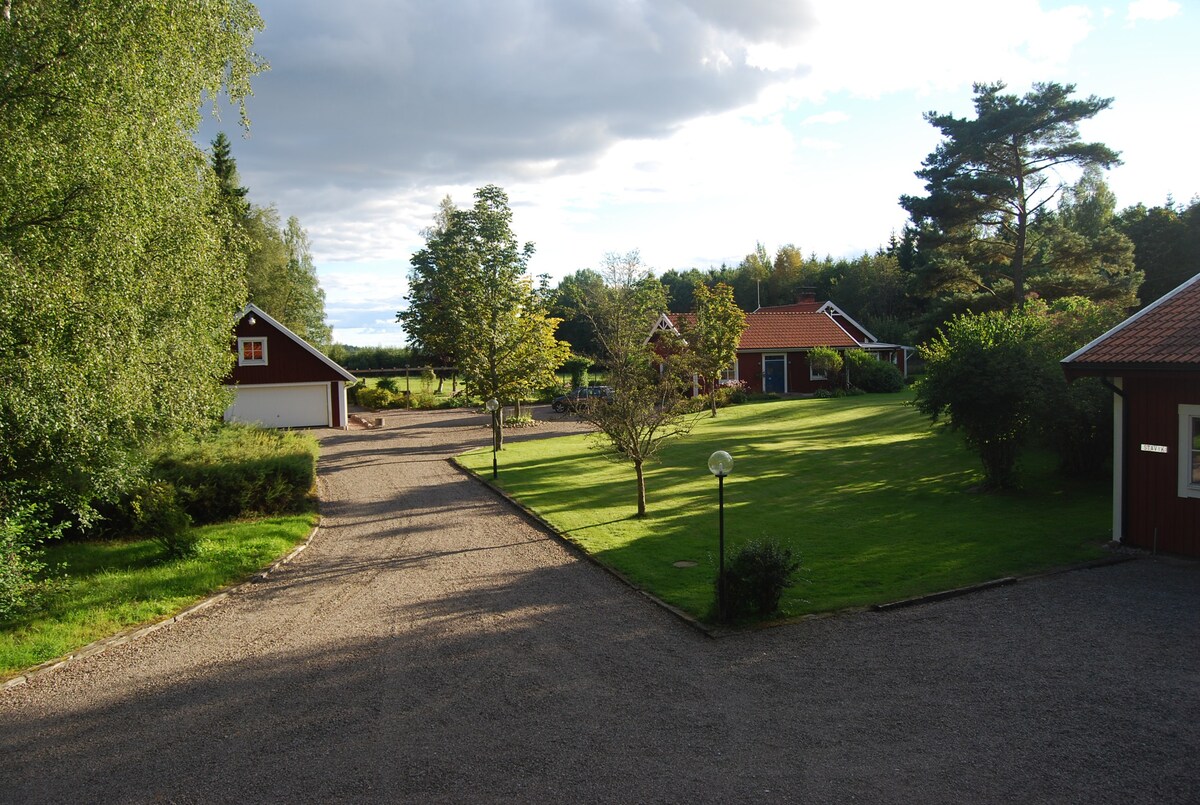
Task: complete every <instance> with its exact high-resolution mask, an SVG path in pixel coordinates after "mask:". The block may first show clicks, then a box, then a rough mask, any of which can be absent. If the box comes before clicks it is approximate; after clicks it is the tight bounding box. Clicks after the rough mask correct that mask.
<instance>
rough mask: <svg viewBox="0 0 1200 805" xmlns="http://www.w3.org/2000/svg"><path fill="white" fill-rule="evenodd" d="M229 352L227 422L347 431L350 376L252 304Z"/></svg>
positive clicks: (244, 315)
mask: <svg viewBox="0 0 1200 805" xmlns="http://www.w3.org/2000/svg"><path fill="white" fill-rule="evenodd" d="M233 350H234V354H235V355H237V362H236V363H235V365H234V367H233V370H232V371H231V372H230V374H229V377H228V378H227V379H226V381H225V383H226V386H227V387H228V388H231V389H232V390H233V392H234V395H235V396H234V401H233V404H232V405H230V406H229V408H228V409H227V410H226V411H225V420H226V421H227V422H258V423H260V424H262V425H265V426H266V427H269V428H312V427H318V428H345V427H346V383H353V382H354V380H355V378H354V375H352V374H350V373H349V372H347V371H346V370H345V369H343V368H342V367H340V366H338V365H337V364H336V363H334V362H333V361H331V360H330V359H329V358H327V357H325V355H323V354H321V352H320V351H318V350H317V349H316V348H315V347H313V346H312V345H311V344H309V343H308V342H307V341H305V340H304V339H303V338H301V337H300V336H298V335H296V334H295V333H293V332H292V331H291V330H289V329H288V328H287V327H284V326H283V325H282V324H280V323H279V322H278V321H276V320H275V319H273V318H271V316H269V315H267V314H266V313H264V312H263V310H262V309H261V308H259V307H257V306H256V305H254V304H248V305H246V307H245V309H243V310H242V314H241V316H240V317H239V319H238V323H237V326H236V327H234V337H233Z"/></svg>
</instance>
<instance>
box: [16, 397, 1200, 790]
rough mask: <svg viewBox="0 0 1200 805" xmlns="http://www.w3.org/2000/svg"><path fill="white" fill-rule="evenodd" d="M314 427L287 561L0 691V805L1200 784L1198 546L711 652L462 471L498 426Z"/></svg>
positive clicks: (455, 419) (437, 420) (457, 421)
mask: <svg viewBox="0 0 1200 805" xmlns="http://www.w3.org/2000/svg"><path fill="white" fill-rule="evenodd" d="M557 427H564V428H569V427H572V425H571V424H570V423H569V422H568V421H563V422H562V423H561V424H560V425H559V426H557ZM549 430H550V428H547V429H543V431H541V432H542V433H543V434H544V433H546V432H548V431H549ZM532 435H537V434H527V436H532ZM322 438H323V441H324V451H323V454H322V459H321V467H320V477H321V490H322V497H323V500H324V503H323V516H324V525H323V527H322V529H321V531H320V532H319V533H318V535H317V537H316V538H315V539H314V541H313V544H312V546H311V548H310V549H309V550H308V551H305V552H304V553H303V554H301V555H300V557H299V558H298V559H297V560H296V561H295V562H294V563H293V564H291V565H288V566H286V567H284V568H282V569H281V570H280V571H279V572H278V573H277V574H275V575H273V576H272V577H271V578H270V580H268V581H266V582H263V583H261V584H257V585H253V586H251V587H248V588H246V589H245V590H243V591H241V592H238V593H237V594H235V595H232V596H230V597H229V598H228V599H227V600H225V601H222V602H221V603H220V604H218V605H217V606H214V607H212V608H210V609H208V610H206V611H205V612H203V613H201V614H198V615H196V616H195V617H193V618H190V619H187V620H184V621H181V622H180V623H178V624H175V625H172V626H171V627H169V628H166V629H163V630H160V631H158V632H155V633H154V634H152V635H151V636H149V637H147V638H146V639H144V640H141V641H138V642H136V643H132V644H128V645H124V646H120V647H117V648H114V649H112V650H110V651H108V652H106V653H104V654H101V655H99V656H95V657H91V658H88V659H85V660H82V661H80V662H77V663H74V664H72V665H70V666H68V667H66V668H64V669H62V670H60V671H58V672H56V673H53V674H49V675H46V676H43V677H39V678H37V679H35V680H33V681H32V682H31V683H30V684H28V685H26V686H23V687H18V688H15V689H12V690H9V691H7V692H3V693H0V801H3V802H181V803H186V802H197V803H199V802H205V803H208V802H234V801H237V802H258V801H280V802H326V801H375V800H382V801H407V802H441V801H445V802H475V801H541V802H568V801H622V802H625V801H629V802H695V801H712V802H718V801H719V802H748V801H756V802H760V801H767V802H799V801H812V802H822V803H826V802H921V803H935V802H955V803H958V802H1025V801H1036V802H1045V801H1054V802H1089V803H1091V802H1120V803H1128V802H1147V803H1149V802H1156V803H1158V802H1196V801H1197V800H1198V799H1200V763H1198V762H1197V759H1198V758H1200V564H1197V563H1194V562H1183V561H1178V560H1164V559H1141V560H1138V561H1134V562H1128V563H1125V564H1121V565H1116V566H1109V567H1104V568H1097V569H1092V570H1086V571H1078V572H1072V573H1066V574H1062V575H1058V576H1053V577H1049V578H1044V579H1038V580H1033V581H1026V582H1022V583H1019V584H1016V585H1013V586H1009V587H1002V588H997V589H993V590H989V591H987V592H983V593H979V594H976V595H972V596H968V597H964V598H958V599H954V600H950V601H945V602H941V603H937V604H931V605H927V606H920V607H914V608H910V609H904V610H899V611H895V612H890V613H886V614H882V613H880V614H875V613H858V614H849V615H841V616H835V617H829V618H822V619H815V620H810V621H806V622H803V623H799V624H795V625H792V626H787V627H783V628H777V629H770V630H764V631H760V632H754V633H747V634H741V635H736V636H733V637H727V638H723V639H720V640H713V639H710V638H706V637H704V636H703V635H700V634H698V633H697V632H696V631H694V630H693V629H691V628H688V627H687V626H685V625H683V624H681V623H680V622H679V621H678V620H677V619H676V618H674V617H673V616H671V615H670V614H668V613H666V612H664V611H662V610H660V609H659V608H657V607H655V606H654V605H653V604H651V603H650V602H648V601H647V600H645V599H644V598H643V597H642V596H640V595H638V594H637V593H635V592H633V591H631V590H629V589H627V588H626V587H625V586H623V585H622V584H620V583H619V582H617V581H616V580H614V579H613V578H612V577H610V576H609V575H608V574H606V573H604V572H603V571H602V570H600V569H598V568H596V567H595V566H593V565H591V564H590V563H588V562H584V561H580V560H579V559H577V558H576V557H574V556H573V555H572V554H571V552H570V551H568V550H566V549H564V548H563V547H562V546H560V545H559V544H558V543H557V542H555V541H554V540H552V539H549V538H547V537H546V536H545V535H544V534H542V533H541V532H540V531H538V530H537V529H535V528H533V527H531V526H530V525H528V524H527V523H526V522H525V521H524V520H523V519H522V518H521V517H519V516H517V515H516V514H514V513H513V512H512V511H511V510H510V509H509V508H508V507H507V506H506V505H505V504H503V503H502V502H501V501H499V500H498V499H497V498H496V497H495V496H494V495H492V494H491V493H490V492H489V491H488V490H486V489H484V488H483V487H481V486H480V485H479V484H477V483H475V482H473V481H471V480H469V479H467V478H465V477H463V476H462V475H461V474H460V473H458V471H456V470H455V469H454V468H453V467H451V466H450V465H449V464H448V463H447V462H446V460H445V457H446V456H447V455H449V454H451V453H453V452H456V451H458V450H460V449H462V448H464V447H466V446H469V445H475V444H484V443H486V442H487V439H488V433H487V430H486V428H485V419H484V418H483V417H480V416H475V415H467V414H463V413H460V412H441V413H432V414H419V413H404V414H399V415H396V416H394V417H391V418H390V419H389V423H388V426H387V427H385V428H384V429H381V430H375V431H359V432H352V433H341V432H332V431H331V432H328V433H325V434H323V436H322Z"/></svg>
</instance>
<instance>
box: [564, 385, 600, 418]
mask: <svg viewBox="0 0 1200 805" xmlns="http://www.w3.org/2000/svg"><path fill="white" fill-rule="evenodd" d="M612 393H613V390H612V389H611V388H609V387H608V386H586V387H584V388H578V389H572V390H571V391H570V392H568V393H567V394H563V395H561V396H558V397H555V398H554V401H553V402H552V403H550V407H551V408H553V409H554V410H555V411H557V412H558V413H560V414H561V413H563V412H565V411H574V410H576V409H577V408H578V407H579V406H580V405H582V404H585V403H587V401H588V400H607V399H609V398H610V397H612Z"/></svg>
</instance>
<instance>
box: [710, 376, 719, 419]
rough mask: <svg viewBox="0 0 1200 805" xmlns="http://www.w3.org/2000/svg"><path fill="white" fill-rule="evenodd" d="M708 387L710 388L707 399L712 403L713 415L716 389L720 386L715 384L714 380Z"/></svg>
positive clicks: (713, 413) (714, 414) (715, 410)
mask: <svg viewBox="0 0 1200 805" xmlns="http://www.w3.org/2000/svg"><path fill="white" fill-rule="evenodd" d="M710 388H711V389H712V390H711V391H710V392H709V393H708V401H709V404H710V405H712V415H713V416H714V417H715V416H716V415H717V389H718V388H720V386H719V385H718V384H717V381H715V380H714V381H713V382H712V386H711V387H710Z"/></svg>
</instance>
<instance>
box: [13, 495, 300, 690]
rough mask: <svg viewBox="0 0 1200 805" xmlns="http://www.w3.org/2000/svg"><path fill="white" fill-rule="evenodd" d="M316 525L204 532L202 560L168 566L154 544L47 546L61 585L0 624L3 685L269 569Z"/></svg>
mask: <svg viewBox="0 0 1200 805" xmlns="http://www.w3.org/2000/svg"><path fill="white" fill-rule="evenodd" d="M315 523H316V515H315V514H297V515H288V516H281V517H270V518H265V519H261V520H245V521H237V522H230V523H219V524H217V525H210V526H203V527H201V528H198V529H197V531H198V532H199V533H200V535H201V542H200V549H199V552H198V553H197V554H196V555H195V556H193V557H190V558H187V559H177V560H172V561H162V554H161V548H160V547H159V546H158V544H157V543H155V542H154V541H153V540H140V541H114V542H53V543H49V544H48V546H47V548H46V550H45V561H46V563H47V564H48V565H50V566H51V567H58V566H62V569H63V571H64V578H63V581H62V582H61V583H60V584H59V585H58V587H57V588H55V589H54V591H53V592H52V593H51V594H49V595H48V596H47V597H46V598H45V601H44V605H43V606H42V607H41V608H40V609H39V610H38V611H36V612H32V613H29V614H27V615H25V616H24V617H21V618H17V619H15V620H13V621H9V622H7V623H3V624H0V679H4V678H6V677H10V676H13V675H14V674H15V673H17V672H19V671H21V670H23V669H25V668H28V667H30V666H32V665H36V664H38V663H41V662H45V661H46V660H50V659H54V658H55V657H61V656H63V655H66V654H69V653H70V652H72V651H74V650H76V649H78V648H81V647H82V646H85V645H87V644H88V643H91V642H93V641H95V640H99V639H100V638H103V637H107V636H109V635H112V634H115V633H117V632H119V631H121V630H122V629H125V628H127V627H130V626H136V625H138V624H143V623H151V622H153V621H157V620H161V619H163V618H165V617H168V616H170V615H173V614H174V613H176V612H178V611H179V610H181V609H183V608H184V607H187V606H188V605H190V604H193V603H195V602H196V601H198V600H200V599H201V598H203V597H205V596H206V595H208V594H209V593H211V592H213V591H215V590H219V589H221V588H222V587H225V586H227V585H229V584H231V583H233V582H236V581H240V580H242V579H245V578H247V577H249V576H250V575H252V574H254V573H255V572H258V571H260V570H262V569H263V568H265V567H266V566H268V565H270V564H271V562H273V561H275V560H276V559H278V558H279V557H280V556H283V555H284V554H286V553H287V552H288V551H289V550H290V549H291V548H292V547H293V546H294V545H296V544H298V543H299V542H301V541H302V540H303V539H304V538H305V537H306V536H308V534H309V532H310V531H312V527H313V525H314V524H315Z"/></svg>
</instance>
